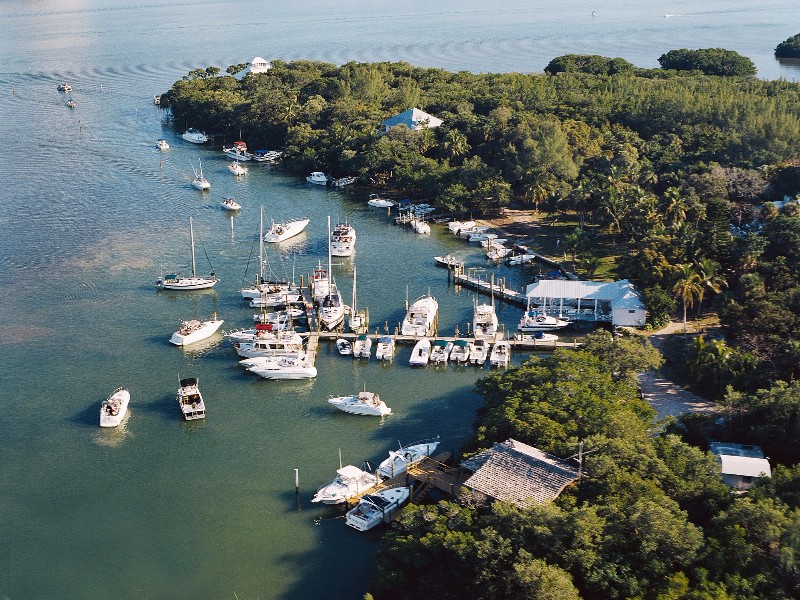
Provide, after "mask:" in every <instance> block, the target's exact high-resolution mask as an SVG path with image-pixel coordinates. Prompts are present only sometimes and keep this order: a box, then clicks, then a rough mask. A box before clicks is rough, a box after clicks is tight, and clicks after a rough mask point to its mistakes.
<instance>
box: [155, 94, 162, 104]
mask: <svg viewBox="0 0 800 600" xmlns="http://www.w3.org/2000/svg"><path fill="white" fill-rule="evenodd" d="M153 104H154V105H155V106H161V96H160V95H158V96H153Z"/></svg>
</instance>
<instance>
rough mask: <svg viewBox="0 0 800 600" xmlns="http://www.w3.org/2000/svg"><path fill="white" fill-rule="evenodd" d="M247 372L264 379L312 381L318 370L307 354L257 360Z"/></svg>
mask: <svg viewBox="0 0 800 600" xmlns="http://www.w3.org/2000/svg"><path fill="white" fill-rule="evenodd" d="M247 370H248V371H251V372H253V373H255V374H256V375H260V376H261V377H263V378H264V379H311V378H313V377H316V376H317V368H316V367H315V366H314V365H313V364H312V363H311V359H309V358H308V356H306V355H305V353H301V354H299V355H298V356H274V357H268V358H263V359H261V360H256V361H253V362H252V364H251V366H249V367H247Z"/></svg>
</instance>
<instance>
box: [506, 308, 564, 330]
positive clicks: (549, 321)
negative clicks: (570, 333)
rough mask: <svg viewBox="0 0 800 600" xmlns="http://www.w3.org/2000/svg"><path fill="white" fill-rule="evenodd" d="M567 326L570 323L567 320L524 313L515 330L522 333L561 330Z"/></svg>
mask: <svg viewBox="0 0 800 600" xmlns="http://www.w3.org/2000/svg"><path fill="white" fill-rule="evenodd" d="M569 324H570V322H569V321H568V320H567V319H562V318H556V317H551V316H550V315H543V314H540V313H537V312H531V311H525V314H524V315H523V316H522V319H520V321H519V325H517V330H518V331H521V332H523V333H528V332H531V331H550V330H553V329H562V328H563V327H566V326H567V325H569Z"/></svg>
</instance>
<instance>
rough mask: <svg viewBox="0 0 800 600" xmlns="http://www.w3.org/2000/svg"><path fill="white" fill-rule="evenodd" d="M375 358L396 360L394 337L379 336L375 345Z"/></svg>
mask: <svg viewBox="0 0 800 600" xmlns="http://www.w3.org/2000/svg"><path fill="white" fill-rule="evenodd" d="M375 358H377V359H378V360H387V361H391V360H394V339H392V338H391V337H390V336H388V335H383V336H381V337H379V338H378V343H377V345H376V346H375Z"/></svg>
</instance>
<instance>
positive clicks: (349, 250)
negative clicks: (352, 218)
mask: <svg viewBox="0 0 800 600" xmlns="http://www.w3.org/2000/svg"><path fill="white" fill-rule="evenodd" d="M355 245H356V230H355V229H354V228H353V226H352V225H350V224H349V223H347V222H346V221H345V222H344V223H339V224H337V225H336V227H334V228H333V233H331V254H332V255H333V256H351V255H352V254H353V250H354V249H355Z"/></svg>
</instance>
